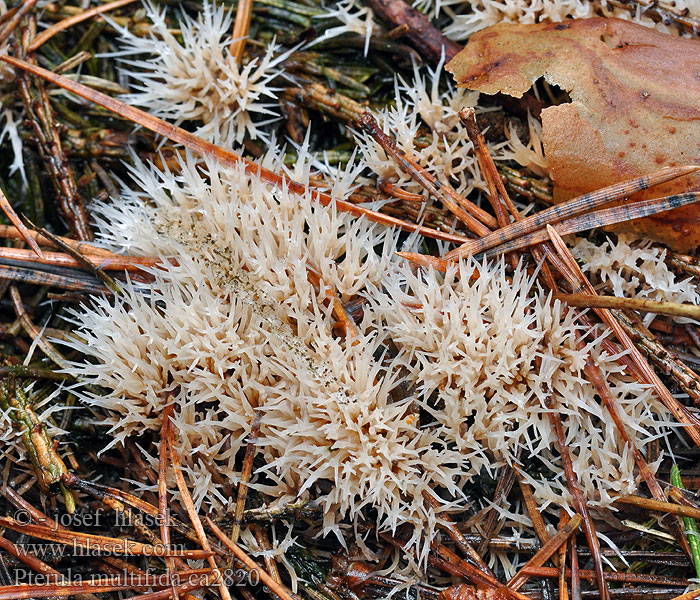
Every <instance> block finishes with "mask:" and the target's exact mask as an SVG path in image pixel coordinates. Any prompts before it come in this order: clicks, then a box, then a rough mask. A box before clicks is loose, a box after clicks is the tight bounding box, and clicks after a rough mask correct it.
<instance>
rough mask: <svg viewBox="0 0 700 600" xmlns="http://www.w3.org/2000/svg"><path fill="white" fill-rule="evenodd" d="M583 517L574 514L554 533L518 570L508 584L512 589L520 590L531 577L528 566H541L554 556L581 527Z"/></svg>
mask: <svg viewBox="0 0 700 600" xmlns="http://www.w3.org/2000/svg"><path fill="white" fill-rule="evenodd" d="M582 522H583V519H582V518H581V515H576V514H575V515H574V516H573V517H571V519H570V520H569V522H568V523H567V524H566V525H564V527H562V528H561V529H560V530H559V531H557V533H556V534H555V535H553V536H552V537H551V538H549V540H548V541H547V543H545V544H544V545H543V546H542V548H540V549H539V550H538V551H537V552H536V553H535V555H534V556H533V557H532V558H531V559H530V560H528V561H527V562H526V563H525V565H523V568H522V569H521V570H520V571H518V572H517V573H516V574H515V575H513V577H512V578H511V579H510V581H509V582H508V583H507V584H506V585H507V586H508V587H509V588H510V589H512V590H519V589H520V588H521V587H522V586H523V585H524V584H525V583H527V580H528V579H530V575H529V574H528V573H527V571H525V569H528V568H537V567H541V566H542V565H543V564H544V563H546V562H547V561H548V560H549V559H550V558H553V557H554V553H555V552H557V551H558V550H559V548H560V547H561V546H562V545H563V544H566V542H567V540H568V539H569V537H570V536H571V535H572V534H573V533H574V532H575V531H576V530H577V529H578V528H579V526H580V525H581V523H582Z"/></svg>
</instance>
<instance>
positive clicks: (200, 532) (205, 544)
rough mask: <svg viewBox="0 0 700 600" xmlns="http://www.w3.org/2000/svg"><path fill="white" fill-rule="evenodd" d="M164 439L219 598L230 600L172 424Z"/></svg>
mask: <svg viewBox="0 0 700 600" xmlns="http://www.w3.org/2000/svg"><path fill="white" fill-rule="evenodd" d="M170 400H172V399H170V398H169V401H170ZM165 439H166V442H167V446H168V450H169V453H170V463H171V464H172V466H173V473H174V475H175V481H176V482H177V488H178V489H179V490H180V500H181V502H182V504H183V506H184V507H185V510H186V511H187V515H188V516H189V518H190V521H191V522H192V527H193V528H194V530H195V532H196V533H197V538H199V543H200V545H201V546H202V548H204V550H206V551H207V552H208V556H207V562H208V563H209V566H210V567H211V570H212V573H214V575H215V576H216V585H217V587H218V588H219V593H220V594H221V598H222V599H223V600H231V594H230V593H229V591H228V587H227V586H226V583H225V582H224V580H223V578H222V576H221V571H220V570H219V567H218V566H217V565H216V561H215V560H214V557H213V556H212V555H213V554H214V553H213V552H211V546H210V545H209V540H208V539H207V535H206V533H204V528H203V527H202V522H201V521H200V519H199V515H198V514H197V510H196V509H195V507H194V502H192V496H190V492H189V490H188V489H187V483H186V482H185V478H184V476H183V475H182V465H181V464H180V457H179V456H178V454H177V451H176V450H175V434H174V433H173V427H172V425H168V426H167V427H166V436H165ZM207 520H208V519H207Z"/></svg>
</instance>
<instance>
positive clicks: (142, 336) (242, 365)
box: [72, 160, 464, 529]
mask: <svg viewBox="0 0 700 600" xmlns="http://www.w3.org/2000/svg"><path fill="white" fill-rule="evenodd" d="M194 162H195V161H194V160H192V161H191V162H188V163H187V164H183V170H182V171H181V172H180V173H179V174H178V175H177V176H175V175H172V174H169V173H161V172H158V171H157V170H155V169H148V168H146V167H144V166H142V165H141V166H139V167H138V168H137V169H136V172H135V175H136V179H137V180H138V183H139V185H140V186H141V188H142V190H143V193H145V194H146V195H147V196H148V198H149V201H150V202H151V203H152V204H153V205H154V206H152V207H150V208H149V207H146V206H145V205H139V204H138V203H137V202H138V198H137V196H138V194H133V195H132V198H131V201H130V202H125V203H123V204H120V206H118V207H117V206H113V207H106V206H105V207H102V219H103V220H102V222H101V224H100V227H101V228H102V229H103V233H104V236H103V237H104V239H105V241H106V242H108V243H109V244H110V245H112V246H119V247H121V248H122V249H128V250H130V251H132V252H133V251H136V252H139V253H140V252H148V253H151V254H152V253H156V252H157V253H159V254H161V255H175V256H176V257H177V261H178V265H177V266H174V265H172V264H171V265H170V266H168V267H166V268H164V269H163V270H162V271H158V277H157V279H156V281H155V283H154V284H153V285H152V286H150V287H149V294H146V295H144V294H143V293H142V292H140V291H138V290H136V289H135V288H134V287H128V288H127V289H126V290H125V293H124V295H123V296H122V297H120V298H119V299H118V300H117V301H116V302H111V301H109V300H107V299H101V300H97V301H96V303H95V306H94V307H93V308H92V309H90V310H87V311H84V312H80V313H77V314H76V315H75V318H76V319H77V320H78V321H79V323H80V331H81V335H82V341H81V342H79V343H77V344H76V347H77V348H78V349H80V350H81V351H82V352H84V353H85V354H86V355H87V356H88V357H90V358H91V359H92V360H91V362H89V363H87V362H86V363H80V364H76V365H74V366H73V369H72V372H73V373H74V374H76V375H77V376H79V377H80V378H81V379H83V380H88V381H91V382H92V383H94V384H96V385H99V386H101V387H103V388H105V389H106V390H107V393H106V394H91V393H89V392H86V391H84V392H83V397H84V399H85V401H86V402H89V403H91V404H93V405H97V406H102V407H104V408H107V409H109V410H110V412H111V413H112V415H113V418H112V420H111V423H112V425H113V430H112V432H113V435H114V439H115V442H116V441H119V440H122V439H124V438H125V437H126V436H128V435H131V434H134V433H141V432H143V431H144V430H146V429H151V430H153V429H156V428H157V427H158V426H159V422H160V420H159V419H160V414H161V412H162V409H163V406H164V405H165V403H166V402H167V401H168V398H170V397H172V398H173V399H174V400H175V406H176V409H175V417H174V419H175V420H174V422H175V428H176V431H177V432H178V434H179V440H180V441H179V445H180V446H179V450H180V451H181V453H182V456H183V457H184V459H185V460H186V461H187V464H188V466H189V467H190V469H191V470H190V484H191V485H192V487H193V492H194V496H195V498H196V499H197V501H199V502H201V501H202V499H204V498H205V497H206V498H207V501H208V502H210V503H211V504H214V505H217V504H222V503H223V499H222V498H220V497H219V498H217V493H218V492H217V486H216V485H215V484H213V483H212V482H211V478H209V477H207V476H206V471H207V470H208V469H214V468H216V469H217V470H218V471H219V473H220V474H221V475H222V476H223V477H225V478H230V479H233V480H235V478H236V470H235V460H234V459H235V455H236V452H237V451H238V449H239V448H240V447H241V444H242V443H243V440H244V438H245V436H246V434H247V433H249V431H250V428H251V423H252V421H253V419H254V418H255V413H256V410H259V411H260V413H261V428H260V439H259V442H258V446H259V448H260V452H261V453H262V454H263V455H264V457H265V459H266V463H267V466H266V468H265V472H266V474H267V476H268V483H267V485H266V486H265V488H264V489H265V490H266V491H268V492H269V493H272V494H274V495H282V494H302V493H304V491H305V490H306V489H308V488H310V487H312V486H313V485H314V483H315V482H317V481H318V480H320V479H324V480H330V481H331V482H332V483H333V485H332V489H331V491H330V492H329V493H328V494H326V495H325V496H324V497H323V498H321V499H320V500H319V501H320V502H321V503H322V505H323V506H324V508H325V510H326V514H327V518H328V519H329V521H328V526H329V528H330V527H331V526H332V524H333V523H334V520H335V516H334V515H335V514H336V512H340V513H341V514H350V515H353V514H355V512H356V511H358V510H359V509H360V508H361V507H363V506H364V505H369V506H372V507H375V508H376V510H377V512H378V514H379V519H380V523H381V525H382V526H383V527H387V528H392V529H393V528H394V527H396V526H397V525H398V524H399V522H411V523H414V524H415V525H421V524H422V523H423V522H424V521H426V520H431V519H432V520H433V521H434V512H433V510H432V509H431V508H430V507H429V506H426V504H425V502H424V500H423V498H422V492H423V491H424V490H425V491H428V490H430V489H431V488H433V487H444V488H447V489H450V490H452V492H453V493H456V489H455V486H454V483H453V480H456V479H457V476H458V473H459V470H458V469H457V466H462V463H463V462H464V460H463V458H462V457H461V456H460V455H459V453H458V452H456V451H451V450H448V449H446V448H444V446H445V444H444V443H443V442H442V441H441V440H440V438H439V437H438V435H437V433H436V432H435V431H434V430H425V431H423V430H421V429H419V428H418V427H417V426H416V419H415V415H414V414H413V413H414V410H415V409H414V407H413V405H412V398H411V397H407V398H404V399H402V400H399V401H394V400H393V399H392V396H391V394H390V393H391V392H392V390H393V389H394V388H395V387H396V386H397V385H398V383H399V381H398V379H399V376H398V375H397V373H398V368H397V367H396V368H395V367H392V362H391V361H388V362H389V366H388V368H387V366H386V365H384V364H383V363H382V362H377V361H375V354H376V353H377V352H381V351H382V347H381V345H380V342H381V338H380V337H379V336H378V335H376V334H375V333H374V332H372V331H368V332H366V333H365V332H360V334H359V335H358V337H357V342H358V343H357V344H346V343H345V342H344V341H343V340H342V339H338V338H337V336H334V335H333V331H332V325H333V318H332V316H331V314H330V309H329V308H327V307H326V304H327V303H326V299H327V296H328V294H329V293H334V294H337V295H338V296H339V297H340V298H346V297H352V296H353V295H355V294H356V293H358V292H359V291H361V290H363V289H365V288H366V287H367V285H368V282H370V281H379V280H380V275H381V274H382V273H383V272H384V271H385V270H387V269H390V268H393V267H392V266H391V264H390V263H389V262H388V257H391V256H392V254H393V251H392V250H393V241H392V236H391V235H390V233H391V232H389V231H387V230H385V229H382V228H380V227H379V226H376V225H368V224H366V223H364V222H358V221H354V220H352V219H351V218H350V217H347V216H345V215H338V214H336V213H335V212H334V210H333V209H324V208H322V207H320V206H317V205H315V204H314V203H313V202H312V201H310V200H309V198H308V197H298V196H295V195H293V194H290V193H288V192H286V191H274V192H273V191H272V190H271V189H270V187H269V186H268V185H266V184H263V183H262V182H261V181H260V180H258V179H255V178H250V177H249V176H247V175H245V174H244V173H243V171H242V169H228V170H227V169H222V168H220V167H219V166H217V165H216V164H215V163H213V162H207V163H206V167H202V169H203V170H200V169H199V168H198V167H197V166H195V164H194ZM276 166H279V165H276ZM341 187H342V186H341ZM376 250H380V252H379V253H375V251H376ZM341 257H342V260H339V259H340V258H341ZM311 272H313V273H317V274H320V277H321V280H322V284H321V286H320V289H317V288H316V287H315V285H314V284H313V283H312V281H311V280H312V279H313V277H310V273H311Z"/></svg>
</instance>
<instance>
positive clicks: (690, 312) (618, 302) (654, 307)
mask: <svg viewBox="0 0 700 600" xmlns="http://www.w3.org/2000/svg"><path fill="white" fill-rule="evenodd" d="M555 298H556V299H559V300H562V301H563V302H566V303H567V304H568V305H569V306H578V307H580V308H593V307H596V308H618V309H622V310H638V311H640V312H651V313H656V314H657V315H670V316H672V317H687V318H689V319H700V306H696V305H694V304H681V303H680V302H659V301H657V300H649V299H647V298H620V297H618V296H590V295H589V294H558V295H557V296H555Z"/></svg>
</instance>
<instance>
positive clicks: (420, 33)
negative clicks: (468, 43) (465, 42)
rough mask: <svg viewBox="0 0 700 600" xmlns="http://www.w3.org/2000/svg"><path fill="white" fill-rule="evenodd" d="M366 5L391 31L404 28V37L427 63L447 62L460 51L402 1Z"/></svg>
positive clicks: (383, 0)
mask: <svg viewBox="0 0 700 600" xmlns="http://www.w3.org/2000/svg"><path fill="white" fill-rule="evenodd" d="M367 5H368V6H369V7H370V8H371V9H372V10H373V11H374V13H375V14H376V15H377V16H378V17H379V18H380V19H381V20H382V21H384V22H386V23H387V24H388V25H389V27H390V28H391V29H394V28H396V27H401V26H405V27H406V28H407V32H406V37H407V38H408V39H409V40H411V42H412V43H413V45H414V46H415V47H416V49H417V50H418V52H419V53H420V55H421V56H422V57H423V58H424V59H426V60H427V61H428V62H431V63H433V64H437V63H439V62H440V61H441V60H443V58H444V60H445V62H448V61H450V60H451V59H452V58H453V57H455V56H456V55H457V53H458V52H459V51H460V50H461V49H462V48H461V46H460V45H459V44H457V43H455V42H453V41H452V40H450V39H448V38H446V37H445V36H444V35H443V34H442V32H441V31H440V30H439V29H437V28H436V27H434V26H433V25H432V24H431V23H430V21H428V19H427V18H426V17H425V16H424V15H422V14H421V13H419V12H418V11H417V10H416V9H415V8H412V7H411V6H409V4H408V3H406V2H404V0H368V1H367Z"/></svg>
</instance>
